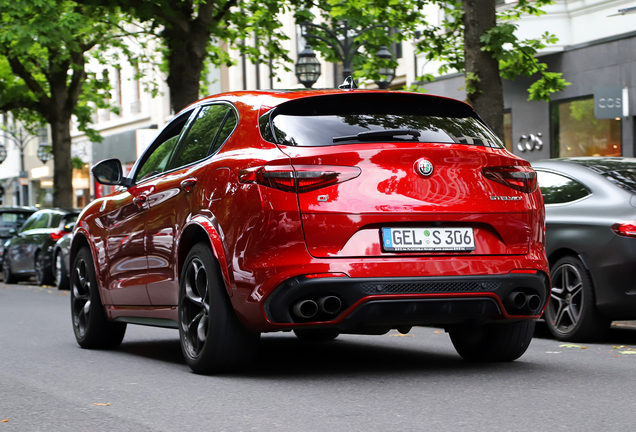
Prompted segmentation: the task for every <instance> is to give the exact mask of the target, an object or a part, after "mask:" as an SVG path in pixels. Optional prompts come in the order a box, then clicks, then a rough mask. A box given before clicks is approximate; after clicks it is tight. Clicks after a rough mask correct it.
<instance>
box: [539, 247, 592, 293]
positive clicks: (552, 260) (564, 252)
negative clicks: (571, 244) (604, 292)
mask: <svg viewBox="0 0 636 432" xmlns="http://www.w3.org/2000/svg"><path fill="white" fill-rule="evenodd" d="M566 256H570V257H573V258H576V259H578V260H579V261H581V264H583V268H584V269H585V271H587V274H588V275H589V276H590V281H591V282H592V291H593V292H594V302H595V303H598V301H597V299H598V296H597V295H596V286H597V285H596V281H595V280H594V274H592V272H591V271H590V267H589V266H588V265H587V262H586V261H585V258H584V257H583V256H582V255H581V254H578V253H577V252H575V251H574V250H572V249H570V248H560V249H557V250H555V251H553V252H552V253H551V254H550V256H549V257H548V262H549V264H550V272H552V267H553V266H554V264H556V262H557V261H559V260H560V259H561V258H563V257H566Z"/></svg>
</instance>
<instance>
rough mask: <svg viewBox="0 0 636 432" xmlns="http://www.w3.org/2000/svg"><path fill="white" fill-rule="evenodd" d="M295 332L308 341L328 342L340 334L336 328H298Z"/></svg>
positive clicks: (301, 338) (298, 336) (299, 337)
mask: <svg viewBox="0 0 636 432" xmlns="http://www.w3.org/2000/svg"><path fill="white" fill-rule="evenodd" d="M294 333H295V334H296V337H297V338H298V339H300V340H304V341H308V342H326V341H330V340H334V339H335V338H337V337H338V336H340V332H339V331H338V330H336V329H296V330H294Z"/></svg>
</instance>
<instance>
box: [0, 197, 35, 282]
mask: <svg viewBox="0 0 636 432" xmlns="http://www.w3.org/2000/svg"><path fill="white" fill-rule="evenodd" d="M35 210H36V209H34V208H29V207H0V270H2V260H3V256H4V243H5V242H6V241H7V240H9V239H10V238H11V237H13V236H14V235H15V234H16V233H17V232H18V230H19V229H20V227H21V226H22V225H23V224H24V222H25V221H26V220H27V219H28V217H29V216H31V215H32V214H33V212H34V211H35Z"/></svg>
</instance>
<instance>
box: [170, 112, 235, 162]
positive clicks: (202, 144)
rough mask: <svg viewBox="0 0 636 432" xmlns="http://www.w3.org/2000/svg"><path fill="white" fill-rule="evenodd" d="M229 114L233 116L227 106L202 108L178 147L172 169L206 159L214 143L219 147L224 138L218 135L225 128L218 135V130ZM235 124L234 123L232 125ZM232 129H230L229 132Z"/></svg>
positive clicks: (223, 130)
mask: <svg viewBox="0 0 636 432" xmlns="http://www.w3.org/2000/svg"><path fill="white" fill-rule="evenodd" d="M229 114H232V117H233V118H234V116H233V114H234V111H233V110H232V108H230V107H229V106H228V105H224V104H217V105H209V106H204V107H203V108H201V111H199V115H198V116H197V119H196V121H195V122H194V124H193V125H192V127H191V128H190V130H189V131H188V135H187V136H186V138H185V139H184V141H183V144H182V145H181V146H180V150H179V155H178V156H177V158H176V161H175V163H174V164H173V167H175V168H176V167H181V166H185V165H189V164H191V163H194V162H196V161H199V160H201V159H204V158H206V157H207V156H208V155H209V154H210V153H211V151H212V149H213V147H214V145H215V143H218V146H220V145H221V144H222V143H223V142H224V141H225V139H226V138H227V136H229V133H228V134H227V135H226V136H225V138H221V137H220V135H222V134H223V132H225V130H226V128H227V126H223V129H222V130H221V134H219V128H220V127H221V125H222V124H223V123H224V122H225V125H227V124H228V122H227V121H226V120H227V118H228V116H229ZM234 124H236V123H234ZM233 129H234V126H232V127H231V129H230V132H231V131H232V130H233Z"/></svg>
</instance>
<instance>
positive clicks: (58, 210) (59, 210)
mask: <svg viewBox="0 0 636 432" xmlns="http://www.w3.org/2000/svg"><path fill="white" fill-rule="evenodd" d="M36 213H63V214H73V213H77V214H79V213H80V210H78V209H63V208H47V209H40V210H38V211H37V212H36Z"/></svg>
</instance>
